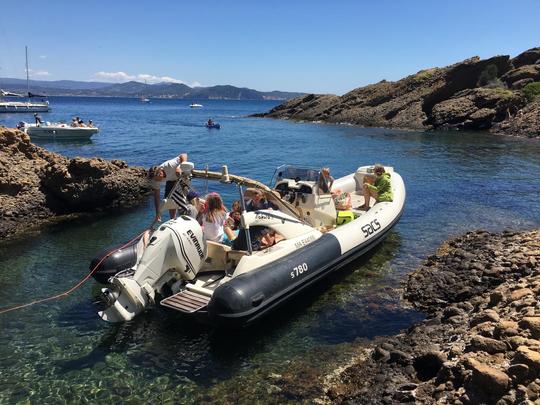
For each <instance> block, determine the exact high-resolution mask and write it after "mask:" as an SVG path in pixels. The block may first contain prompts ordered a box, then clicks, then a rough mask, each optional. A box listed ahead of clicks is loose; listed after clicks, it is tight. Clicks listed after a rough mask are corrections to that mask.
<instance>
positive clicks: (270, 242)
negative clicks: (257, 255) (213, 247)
mask: <svg viewBox="0 0 540 405" xmlns="http://www.w3.org/2000/svg"><path fill="white" fill-rule="evenodd" d="M249 239H250V240H251V250H252V251H253V252H256V251H259V250H263V249H267V248H269V247H270V246H274V245H275V244H276V243H278V242H280V241H282V240H283V239H284V238H283V236H281V235H280V234H279V233H277V232H276V231H275V230H273V229H270V228H268V227H266V226H262V225H254V226H251V227H250V228H249ZM232 248H233V249H234V250H248V245H247V241H246V232H245V231H244V230H242V229H241V230H240V233H239V234H238V237H237V238H236V239H235V240H234V241H233V244H232Z"/></svg>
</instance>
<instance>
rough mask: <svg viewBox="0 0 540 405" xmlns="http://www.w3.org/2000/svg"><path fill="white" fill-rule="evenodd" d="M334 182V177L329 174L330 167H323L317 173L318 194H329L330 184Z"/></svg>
mask: <svg viewBox="0 0 540 405" xmlns="http://www.w3.org/2000/svg"><path fill="white" fill-rule="evenodd" d="M333 184H334V178H333V177H332V176H330V168H329V167H323V168H322V169H321V171H320V174H319V182H318V186H319V194H330V193H331V191H332V185H333Z"/></svg>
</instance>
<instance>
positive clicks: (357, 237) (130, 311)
mask: <svg viewBox="0 0 540 405" xmlns="http://www.w3.org/2000/svg"><path fill="white" fill-rule="evenodd" d="M181 169H182V173H183V176H184V177H183V178H184V179H185V181H187V182H188V183H189V181H190V179H191V178H199V179H206V180H212V181H219V182H221V183H232V184H236V185H237V188H238V192H239V198H240V201H241V202H243V205H244V212H243V213H242V220H241V221H240V222H241V224H242V225H241V229H240V230H239V235H238V238H237V239H236V240H235V241H234V242H233V246H232V247H231V246H228V245H225V244H221V243H218V242H213V241H208V240H205V239H204V238H203V231H202V228H201V226H200V225H199V223H198V222H197V221H196V220H195V219H193V218H191V217H188V216H185V215H181V216H179V217H178V218H176V219H172V220H169V221H167V222H165V223H163V224H161V225H160V226H159V227H158V228H157V229H156V230H154V231H147V232H148V233H147V234H146V237H141V238H140V239H137V240H135V241H132V242H131V243H129V244H126V245H125V246H121V249H118V247H114V248H111V249H108V250H106V251H104V252H101V253H100V254H99V255H97V256H96V258H94V260H93V261H92V264H91V269H92V274H93V276H94V277H95V278H96V279H97V280H101V281H103V279H104V278H107V277H109V278H108V283H109V285H108V286H106V287H105V288H103V289H102V294H101V299H100V301H101V307H102V310H101V311H99V316H100V317H101V318H102V319H103V320H105V321H109V322H124V321H129V320H131V319H133V318H134V317H135V316H137V315H138V314H140V313H142V312H143V311H146V310H147V309H149V308H150V307H153V306H156V305H159V306H161V307H165V308H167V309H168V310H174V311H179V312H181V313H183V314H184V315H185V316H188V317H194V318H196V319H199V320H204V321H207V322H208V321H209V322H211V323H213V324H216V325H217V324H234V325H246V324H250V323H252V322H254V321H257V320H259V319H261V318H262V317H263V316H264V315H266V314H268V313H269V312H271V311H274V310H276V308H278V307H280V306H283V305H284V304H285V303H286V302H287V301H289V300H290V299H291V298H293V297H294V296H297V295H298V294H300V293H301V292H302V291H304V290H306V289H307V288H308V287H310V286H311V285H313V284H314V283H316V282H317V281H319V280H321V279H322V278H323V277H325V276H327V275H328V274H329V273H331V272H333V271H335V270H337V269H339V268H341V267H343V266H345V265H346V264H348V263H350V262H351V261H352V260H355V259H356V258H359V257H360V256H362V255H364V254H366V253H367V252H369V251H370V250H372V249H373V248H374V247H375V246H377V245H378V244H379V243H381V242H382V241H383V240H384V238H385V236H386V235H387V234H388V233H389V232H390V230H391V229H392V227H393V226H394V225H395V224H396V223H397V221H398V220H399V218H400V216H401V213H402V211H403V207H404V204H405V185H404V183H403V180H402V178H401V176H400V175H399V174H398V173H397V172H395V171H394V170H393V168H392V167H385V170H386V172H387V173H390V179H391V187H392V193H393V201H392V202H376V201H374V200H373V199H371V201H370V202H369V205H370V209H369V210H368V211H364V210H360V209H359V206H361V205H363V203H364V197H363V196H362V184H363V181H364V178H365V177H366V176H372V173H373V166H362V167H359V168H358V169H357V170H356V171H355V172H353V173H351V174H349V175H347V176H344V177H342V178H339V179H337V180H335V181H334V184H333V190H336V189H340V190H341V193H348V196H349V202H350V205H349V206H348V207H345V208H346V209H345V210H338V209H337V208H339V204H337V203H336V200H335V196H333V195H332V194H330V193H326V194H325V193H323V192H322V190H319V186H318V184H319V182H318V180H319V176H320V173H319V171H318V170H316V169H310V168H299V167H295V166H288V165H287V166H281V167H279V168H278V169H277V170H276V173H275V174H274V179H275V180H273V183H274V187H273V188H270V187H268V186H266V185H264V184H262V183H260V182H257V181H255V180H252V179H248V178H246V177H241V176H235V175H232V174H229V173H228V170H227V167H226V166H223V170H222V172H221V173H219V172H210V171H207V170H195V169H193V164H192V163H189V162H184V163H182V167H181ZM243 187H249V188H247V189H246V190H245V192H244V189H243ZM253 189H257V190H259V191H257V193H260V192H262V193H263V195H264V197H265V198H266V199H267V201H268V203H271V204H272V205H273V207H274V208H275V209H262V210H257V211H252V212H246V210H245V202H244V201H245V197H247V196H248V194H249V192H253ZM169 203H170V201H168V200H164V201H163V204H162V206H161V210H162V211H163V210H166V209H168V208H171V207H174V206H173V205H170V204H169ZM342 208H343V207H342ZM264 229H266V232H274V235H279V236H280V238H281V239H282V240H281V241H279V242H278V243H275V244H270V245H268V246H266V247H265V248H263V249H260V250H257V248H256V247H253V246H254V245H253V244H252V243H251V241H253V240H254V238H256V237H258V236H259V237H260V235H261V233H262V231H263V230H264ZM257 232H259V234H258V235H257ZM276 240H277V238H275V239H274V242H275V241H276ZM238 241H239V242H240V243H237V242H238ZM111 275H112V276H111Z"/></svg>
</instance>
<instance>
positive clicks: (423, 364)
mask: <svg viewBox="0 0 540 405" xmlns="http://www.w3.org/2000/svg"><path fill="white" fill-rule="evenodd" d="M404 295H405V298H407V299H408V300H409V301H410V302H412V304H413V305H415V306H416V307H417V308H419V309H421V310H422V311H425V312H426V313H427V319H426V320H425V321H423V322H421V323H419V324H416V325H414V326H412V327H411V328H409V329H408V330H407V331H406V332H404V333H402V334H400V335H398V336H395V337H387V338H379V339H378V340H376V341H375V342H374V343H373V344H371V345H368V346H367V347H366V348H365V349H364V350H363V352H362V355H360V356H359V357H358V358H359V360H357V361H356V362H355V363H354V364H353V365H351V366H349V367H347V368H345V369H344V370H343V371H341V372H340V373H338V377H334V378H333V379H332V383H331V384H330V388H328V390H327V397H325V398H323V402H324V401H325V402H335V403H366V404H368V403H369V404H371V403H372V404H380V403H388V404H392V403H415V402H416V403H422V404H435V403H437V404H499V405H504V404H515V403H538V402H540V302H539V301H538V297H539V296H540V230H535V231H530V232H524V233H514V232H505V233H502V234H490V233H488V232H484V231H477V232H473V233H468V234H466V235H464V236H463V237H460V238H457V239H455V240H453V241H451V242H449V243H448V244H445V245H443V247H442V248H441V249H440V250H439V252H438V253H437V254H435V255H433V256H430V257H429V258H428V259H427V261H426V262H425V264H424V265H423V266H422V267H421V268H420V269H419V270H417V271H416V272H414V273H413V274H412V275H410V277H409V279H408V282H407V285H406V288H405V294H404Z"/></svg>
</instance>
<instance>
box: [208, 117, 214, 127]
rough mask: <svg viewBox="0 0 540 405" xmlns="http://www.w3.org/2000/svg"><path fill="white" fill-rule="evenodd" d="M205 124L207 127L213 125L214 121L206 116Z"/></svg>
mask: <svg viewBox="0 0 540 405" xmlns="http://www.w3.org/2000/svg"><path fill="white" fill-rule="evenodd" d="M206 125H208V126H209V127H211V126H213V125H214V121H213V120H212V118H208V122H207V123H206Z"/></svg>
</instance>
